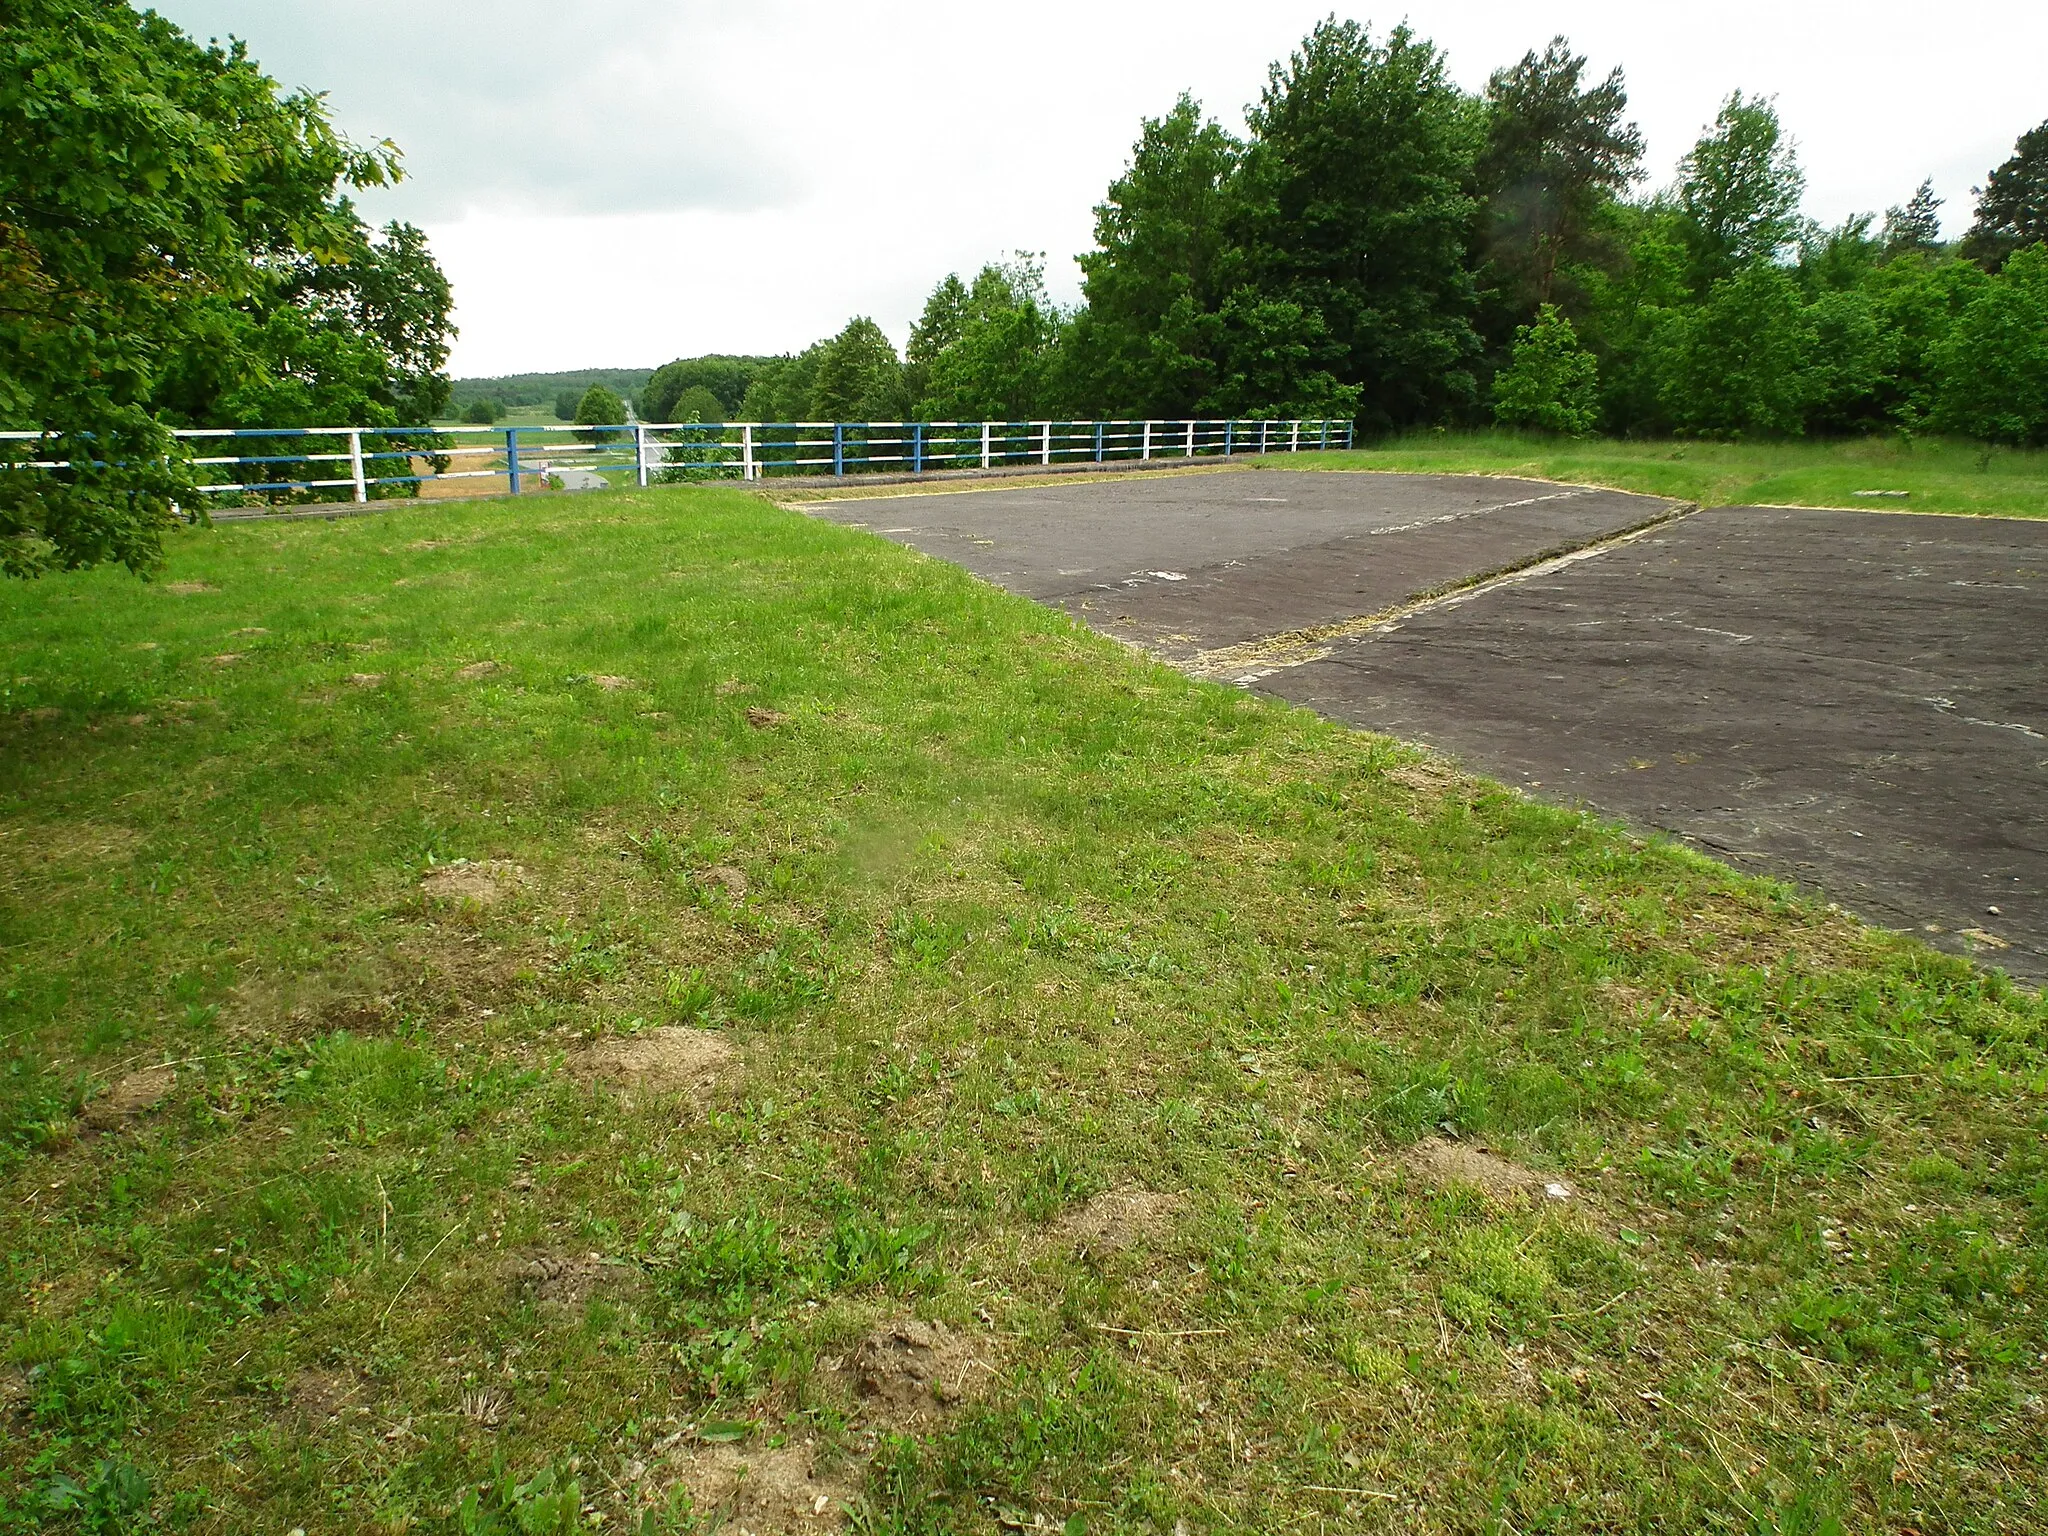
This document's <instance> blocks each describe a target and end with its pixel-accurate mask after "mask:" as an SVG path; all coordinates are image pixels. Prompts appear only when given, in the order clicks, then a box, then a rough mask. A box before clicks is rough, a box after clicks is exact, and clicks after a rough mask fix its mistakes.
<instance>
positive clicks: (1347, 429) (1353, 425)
mask: <svg viewBox="0 0 2048 1536" xmlns="http://www.w3.org/2000/svg"><path fill="white" fill-rule="evenodd" d="M1357 435H1358V423H1357V422H1355V421H1347V422H1345V423H1344V446H1345V447H1346V448H1349V447H1350V446H1351V443H1352V440H1353V439H1354V438H1356V437H1357Z"/></svg>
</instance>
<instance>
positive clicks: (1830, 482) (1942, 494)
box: [1275, 432, 2048, 517]
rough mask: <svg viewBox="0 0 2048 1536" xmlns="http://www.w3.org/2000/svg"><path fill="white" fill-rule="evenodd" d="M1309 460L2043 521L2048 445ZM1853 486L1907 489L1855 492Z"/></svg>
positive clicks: (1748, 446) (1420, 439) (1494, 449)
mask: <svg viewBox="0 0 2048 1536" xmlns="http://www.w3.org/2000/svg"><path fill="white" fill-rule="evenodd" d="M1275 462H1278V463H1280V464H1282V465H1283V466H1284V465H1285V464H1286V462H1287V461H1286V460H1284V459H1282V460H1278V461H1275ZM1309 462H1310V463H1312V465H1313V466H1314V467H1320V468H1332V469H1391V470H1423V471H1442V472H1448V473H1460V474H1490V475H1527V476H1533V477H1535V478H1538V479H1543V480H1563V481H1568V482H1572V483H1585V484H1593V485H1606V486H1612V487H1614V488H1616V489H1618V490H1624V491H1641V492H1644V493H1646V494H1648V495H1652V496H1673V497H1677V498H1679V499H1681V500H1684V501H1696V502H1698V503H1699V504H1700V505H1701V506H1705V507H1715V506H1755V505H1759V504H1779V505H1785V506H1797V507H1858V508H1864V509H1867V510H1870V511H1878V512H1967V513H1978V514H1997V515H1999V516H2005V517H2048V452H2043V451H2040V450H2026V449H2011V448H1990V447H1986V446H1985V445H1983V444H1981V443H1962V442H1944V441H1942V440H1940V439H1934V438H1922V439H1918V440H1915V441H1913V442H1911V443H1903V442H1901V441H1900V440H1898V439H1895V438H1859V439H1849V440H1843V441H1829V442H1775V443H1709V442H1671V441H1658V442H1622V441H1618V440H1615V439H1611V438H1594V439H1588V440H1579V439H1573V438H1545V437H1535V436H1529V435H1526V434H1521V433H1514V432H1455V433H1453V432H1426V433H1417V434H1415V435H1413V436H1409V437H1402V438H1397V439H1394V440H1393V441H1391V442H1387V443H1383V444H1378V445H1376V446H1374V447H1371V448H1366V449H1360V450H1358V451H1356V452H1351V453H1330V454H1317V455H1316V456H1315V458H1314V459H1313V461H1309ZM1857 491H1906V492H1909V493H1910V494H1909V495H1907V496H1905V497H1903V498H1894V497H1859V496H1857V495H1855V492H1857Z"/></svg>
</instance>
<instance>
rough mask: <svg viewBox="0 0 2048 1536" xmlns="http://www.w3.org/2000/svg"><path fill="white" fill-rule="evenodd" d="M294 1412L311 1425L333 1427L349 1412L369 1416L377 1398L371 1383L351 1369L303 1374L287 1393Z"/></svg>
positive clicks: (304, 1372) (311, 1371) (296, 1377)
mask: <svg viewBox="0 0 2048 1536" xmlns="http://www.w3.org/2000/svg"><path fill="white" fill-rule="evenodd" d="M286 1395H287V1397H288V1398H289V1400H290V1403H291V1407H292V1411H293V1412H294V1413H296V1414H297V1415H298V1416H299V1418H300V1419H302V1420H303V1421H304V1422H305V1423H306V1424H308V1425H320V1424H332V1423H333V1422H334V1421H335V1420H336V1419H339V1418H341V1417H342V1416H343V1415H344V1414H348V1413H351V1412H353V1413H368V1412H369V1411H370V1407H371V1404H372V1403H373V1402H374V1401H375V1399H376V1391H375V1389H374V1387H373V1386H372V1384H371V1383H370V1381H369V1380H368V1379H367V1378H365V1377H364V1376H362V1375H361V1374H359V1373H358V1372H355V1371H351V1370H345V1369H344V1370H326V1369H320V1368H317V1367H316V1368H314V1369H312V1370H305V1371H301V1372H299V1374H298V1375H297V1376H295V1377H294V1378H293V1379H292V1384H291V1386H290V1388H289V1389H288V1390H287V1394H286Z"/></svg>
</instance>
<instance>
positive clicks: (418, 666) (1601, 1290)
mask: <svg viewBox="0 0 2048 1536" xmlns="http://www.w3.org/2000/svg"><path fill="white" fill-rule="evenodd" d="M1355 457H1356V458H1358V459H1359V460H1365V459H1368V458H1373V457H1374V456H1369V455H1358V456H1355ZM1377 461H1378V462H1384V461H1385V460H1384V457H1383V456H1382V457H1379V458H1378V459H1377ZM1589 462H1591V461H1586V460H1580V461H1572V462H1567V463H1564V464H1560V465H1559V466H1558V469H1557V472H1560V473H1565V474H1567V475H1577V476H1585V475H1588V474H1589V473H1590V472H1591V471H1590V470H1589V468H1588V467H1587V465H1588V463H1589ZM1680 462H1681V463H1682V462H1683V461H1680ZM1546 467H1547V466H1546ZM1683 493H1684V494H1688V495H1705V494H1706V490H1705V484H1704V482H1700V483H1698V484H1696V485H1688V486H1687V487H1685V489H1684V491H1683ZM0 678H4V679H5V681H4V684H0V701H4V702H0V709H4V711H5V713H4V714H0V944H4V951H0V953H4V959H5V966H6V969H5V983H4V988H0V1189H4V1195H5V1198H4V1200H0V1253H4V1255H5V1260H4V1263H5V1284H4V1285H0V1348H4V1357H0V1358H4V1365H0V1531H5V1532H8V1533H14V1532H23V1533H26V1532H29V1531H46V1530H51V1529H53V1528H54V1529H56V1530H60V1531H67V1532H69V1531H96V1532H112V1531H139V1530H143V1529H157V1528H158V1527H159V1522H161V1525H162V1527H163V1528H167V1529H186V1530H195V1531H222V1532H227V1531H235V1532H240V1531H271V1532H284V1531H289V1530H293V1529H303V1530H305V1531H307V1532H309V1533H313V1536H321V1533H329V1532H356V1531H366V1530H389V1531H402V1530H411V1531H417V1532H422V1533H424V1532H449V1533H451V1536H455V1533H460V1536H483V1533H501V1536H511V1533H515V1532H523V1533H541V1532H546V1533H551V1536H559V1533H566V1532H568V1531H569V1530H571V1529H573V1528H579V1527H580V1525H581V1523H582V1517H581V1516H580V1515H579V1510H580V1507H581V1506H582V1505H584V1504H585V1503H588V1504H590V1505H591V1506H592V1507H593V1508H594V1510H595V1512H596V1513H597V1514H598V1515H599V1516H601V1517H602V1528H603V1529H604V1530H607V1531H614V1532H623V1531H627V1530H632V1531H636V1532H644V1533H654V1532H678V1531H681V1530H685V1529H688V1530H696V1531H709V1530H712V1529H718V1530H731V1529H740V1528H744V1529H751V1530H755V1531H758V1532H779V1533H788V1532H796V1531H814V1530H815V1531H829V1530H834V1529H841V1528H844V1529H847V1530H850V1531H857V1532H861V1533H868V1536H880V1533H897V1536H932V1533H937V1532H940V1531H961V1532H970V1531H971V1532H993V1531H995V1530H996V1529H997V1522H998V1519H999V1517H1000V1522H1001V1525H1002V1527H1003V1528H1006V1529H1013V1530H1045V1529H1061V1528H1064V1529H1066V1530H1068V1531H1076V1532H1077V1531H1083V1530H1085V1531H1087V1532H1089V1533H1092V1536H1108V1533H1113V1532H1128V1533H1132V1536H1138V1533H1144V1536H1169V1533H1172V1532H1175V1531H1180V1530H1186V1531H1190V1532H1216V1533H1221V1532H1228V1531H1242V1532H1250V1531H1257V1532H1277V1531H1296V1532H1302V1533H1310V1532H1321V1531H1330V1532H1336V1531H1357V1530H1380V1529H1384V1530H1388V1531H1401V1532H1404V1533H1410V1532H1412V1533H1450V1532H1461V1533H1462V1532H1473V1531H1493V1532H1503V1533H1506V1532H1523V1533H1534V1532H1538V1531H1542V1532H1547V1533H1553V1536H1555V1533H1563V1532H1588V1533H1591V1532H1612V1531H1619V1530H1644V1531H1647V1530H1661V1531H1672V1532H1678V1531H1686V1532H1691V1531H1724V1532H1743V1533H1760V1532H1777V1533H1789V1532H1803V1533H1808V1536H1817V1533H1823V1532H1830V1531H1842V1530H1852V1531H1877V1530H1883V1531H1891V1532H1899V1531H1903V1530H1905V1529H1907V1528H1909V1527H1910V1528H1912V1529H1916V1530H1921V1531H1928V1532H1934V1531H1939V1532H1945V1533H1946V1532H1973V1533H1974V1532H1982V1533H1987V1536H1988V1533H1991V1532H1994V1531H2020V1530H2039V1529H2042V1528H2043V1522H2044V1521H2048V1489H2044V1485H2043V1484H2042V1482H2041V1479H2040V1476H2039V1473H2040V1468H2041V1466H2042V1464H2043V1460H2044V1456H2048V1419H2044V1418H2043V1416H2042V1412H2041V1403H2042V1400H2043V1397H2044V1395H2048V1327H2044V1325H2048V1316H2044V1314H2043V1311H2042V1308H2043V1296H2044V1291H2048V1152H2044V1148H2048V1012H2044V1008H2043V1004H2042V1001H2041V999H2040V997H2039V995H2038V994H2035V993H2031V992H2027V991H2023V990H2020V989H2017V988H2015V987H2014V986H2012V985H2011V984H2009V983H2008V982H2006V981H2005V980H2004V979H2002V978H2000V977H1997V976H1995V975H1988V974H1985V973H1983V972H1980V971H1978V970H1975V969H1973V968H1972V967H1971V966H1969V965H1968V964H1966V963H1965V962H1963V961H1961V960H1957V959H1951V958H1948V957H1945V956H1941V955H1937V954H1935V953H1932V952H1931V951H1929V950H1927V949H1925V948H1924V947H1922V946H1920V945H1919V944H1917V943H1914V942H1911V941H1909V940H1905V939H1900V938H1895V937H1891V936H1887V935H1884V934H1881V933H1876V932H1873V931H1870V930H1867V929H1864V928H1861V927H1859V926H1857V925H1856V924H1854V923H1852V922H1850V921H1848V920H1847V919H1845V918H1843V917H1841V916H1840V915H1839V914H1836V913H1832V912H1829V911H1827V910H1825V909H1822V908H1820V907H1817V906H1815V905H1813V904H1811V903H1808V902H1805V901H1802V900H1800V899H1798V898H1796V897H1795V896H1794V895H1792V894H1791V893H1789V892H1788V891H1786V890H1784V889H1782V888H1779V887H1776V886H1773V885H1770V884H1767V883H1764V882H1761V881H1757V880H1751V879H1744V878H1740V877H1738V876H1736V875H1734V874H1732V873H1730V872H1729V871H1728V870H1727V869H1726V868H1724V867H1722V866H1719V865H1717V864H1713V863H1710V862H1707V861H1705V860H1703V859H1701V858H1698V857H1695V856H1693V855H1691V854H1689V853H1686V852H1685V851H1683V850H1681V849H1678V848H1675V847H1670V846H1665V845H1660V844H1656V843H1646V842H1644V841H1643V840H1640V839H1635V838H1631V837H1630V836H1628V835H1626V834H1625V833H1623V832H1622V831H1620V830H1618V829H1616V828H1614V827H1612V826H1607V825H1602V824H1600V823H1598V822H1595V821H1591V820H1588V819H1586V818H1584V817H1582V816H1579V815H1576V814H1572V813H1568V812H1565V811H1561V810H1556V809H1551V808H1547V807H1544V806H1540V805H1537V804H1534V803H1531V802H1530V801H1528V800H1526V799H1524V798H1523V797H1521V796H1520V795H1518V794H1516V793H1514V792H1512V791H1510V790H1507V789H1504V788H1503V787H1501V786H1500V785H1498V784H1493V783H1488V782H1484V781H1480V780H1475V779H1471V778H1467V777H1463V776H1461V775H1459V774H1456V773H1453V772H1450V771H1448V770H1447V769H1446V768H1445V767H1444V766H1443V765H1442V764H1441V763H1439V762H1437V761H1435V760H1432V759H1430V758H1428V757H1426V756H1424V755H1423V754H1421V753H1420V752H1418V751H1416V750H1413V749H1410V748H1407V747H1403V746H1400V745H1397V744H1395V743H1393V742H1391V741H1389V740H1386V739H1385V738H1380V737H1374V736H1369V735H1363V734H1359V733H1356V732H1352V731H1349V730H1345V729H1342V728H1340V727H1338V726H1335V725H1331V724H1328V723H1326V722H1324V721H1322V720H1319V719H1317V718H1316V717H1314V716H1313V715H1310V714H1309V713H1307V712H1305V711H1302V710H1296V709H1292V708H1288V707H1286V706H1283V705H1279V704H1275V703H1271V702H1265V701H1261V700H1259V699H1256V698H1253V697H1250V696H1247V695H1245V694H1243V693H1240V692H1238V691H1236V690H1233V689H1228V688H1222V687H1216V686H1210V685H1205V684H1199V683H1195V682H1191V681H1189V680H1188V679H1186V678H1184V677H1182V676H1179V675H1178V674H1175V673H1173V672H1170V671H1167V670H1166V669H1164V668H1162V667H1159V666H1155V665H1152V664H1150V663H1148V662H1145V661H1143V660H1140V659H1138V658H1136V657H1134V656H1133V655H1132V654H1131V653H1129V652H1128V651H1127V650H1125V649H1124V648H1123V647H1121V646H1119V645H1117V644H1116V643H1114V642H1112V641H1110V640H1108V639H1105V638H1102V637H1099V636H1096V635H1093V634H1090V633H1088V632H1086V631H1084V630H1082V629H1080V628H1078V627H1077V626H1075V625H1074V624H1072V623H1071V622H1070V621H1069V620H1068V619H1067V618H1065V617H1063V616H1062V615H1060V614H1057V613H1054V612H1051V611H1048V610H1046V609H1044V608H1040V607H1037V606H1035V605H1033V604H1031V603H1029V602H1027V601H1025V600H1023V599H1021V598H1016V597H1011V596H1008V595H1005V594H1004V593H1001V592H999V591H996V590H995V589H993V588H991V587H989V586H987V585H984V584H983V583H981V582H979V581H976V580H975V579H973V578H971V577H969V576H968V575H966V574H965V573H964V572H961V571H959V570H956V569H954V568H953V567H951V566H948V565H945V564H942V563H940V562H938V561H935V560H930V559H926V558H923V557H921V556H919V555H918V554H916V553H914V552H912V551H909V550H905V549H902V548H899V547H897V546H895V545H892V544H889V543H887V542H884V541H883V540H881V539H878V538H874V537H871V536H868V535H866V534H862V533H859V532H856V531H853V530H849V529H845V528H840V527H836V526H832V525H829V524H826V523H823V522H818V521H812V520H810V519H807V518H804V517H802V516H798V515H795V514H793V513H790V512H786V511H783V510H780V509H778V508H776V507H774V506H772V505H770V504H769V503H768V502H766V501H765V500H764V499H763V498H761V497H759V496H756V495H753V494H749V493H747V492H746V491H743V490H740V489H737V488H727V487H710V488H701V489H700V488H675V489H662V490H656V491H651V492H634V491H620V492H616V493H613V494H611V495H608V496H605V497H603V498H601V499H595V500H593V499H582V498H577V499H573V500H572V499H571V498H566V497H565V498H548V499H545V500H540V501H527V500H523V499H522V500H521V501H519V502H510V501H500V502H494V503H492V502H484V503H476V504H471V505H450V504H445V503H444V504H439V505H431V506H411V507H399V508H396V509H394V510H392V511H389V512H387V513H383V514H380V515H378V516H374V517H364V518H356V519H348V520H343V521H339V522H331V523H330V522H304V523H289V524H267V525H241V526H237V527H233V528H226V527H223V528H218V529H212V530H196V531H192V532H188V533H185V534H183V535H181V536H180V537H178V538H177V539H176V540H174V541H173V547H172V550H171V565H170V569H169V571H168V572H167V573H166V579H165V580H164V581H162V582H160V583H157V584H154V585H148V586H145V585H142V584H140V583H138V582H136V581H134V580H133V579H131V578H128V577H126V576H124V575H121V574H119V573H115V572H98V573H94V574H90V575H84V576H65V577H55V578H50V579H46V580H44V581H41V582H37V583H34V584H24V583H18V582H15V583H7V584H5V585H4V586H0ZM663 1030H666V1031H675V1032H673V1033H657V1032H656V1031H663ZM1482 1148H1491V1149H1493V1150H1492V1151H1487V1150H1482ZM1546 1184H1551V1185H1555V1186H1557V1188H1556V1189H1554V1190H1546V1189H1545V1185H1546ZM928 1324H931V1325H937V1326H935V1327H934V1326H927V1325H928ZM741 1467H744V1468H746V1469H747V1480H746V1481H744V1482H742V1481H741V1480H740V1477H739V1471H738V1469H739V1468H741ZM53 1501H54V1502H53ZM749 1501H752V1502H749ZM775 1501H780V1502H775ZM820 1501H822V1502H820ZM771 1504H772V1506H773V1507H769V1506H770V1505H771ZM720 1509H724V1510H726V1511H727V1512H728V1513H730V1514H731V1516H732V1518H730V1519H722V1518H721V1517H720V1516H719V1515H718V1513H717V1511H718V1510H720ZM764 1509H766V1513H763V1512H762V1511H763V1510H764ZM686 1511H687V1513H686ZM818 1511H822V1514H818V1513H817V1512H818ZM844 1511H854V1512H856V1513H853V1514H851V1515H846V1516H845V1518H844V1521H843V1523H842V1512H844ZM643 1520H644V1523H642V1522H643ZM1838 1521H1839V1523H1837V1522H1838Z"/></svg>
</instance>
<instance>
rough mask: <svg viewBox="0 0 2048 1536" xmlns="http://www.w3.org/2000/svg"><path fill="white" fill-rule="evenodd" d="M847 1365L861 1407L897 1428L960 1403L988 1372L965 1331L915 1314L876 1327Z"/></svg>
mask: <svg viewBox="0 0 2048 1536" xmlns="http://www.w3.org/2000/svg"><path fill="white" fill-rule="evenodd" d="M846 1368H847V1370H848V1371H849V1372H850V1373H851V1375H852V1378H853V1385H854V1390H855V1391H856V1392H857V1393H858V1394H859V1395H860V1400H861V1406H862V1407H863V1408H864V1409H865V1410H866V1411H867V1412H868V1413H869V1414H871V1415H873V1416H874V1417H876V1418H878V1419H880V1420H881V1421H882V1422H883V1423H885V1424H887V1425H889V1426H891V1427H892V1428H897V1429H902V1428H907V1427H909V1426H910V1425H913V1424H917V1423H920V1422H923V1421H924V1420H927V1419H931V1418H934V1417H937V1416H939V1415H941V1414H944V1413H947V1412H949V1411H950V1410H952V1409H953V1408H956V1407H958V1406H959V1405H960V1404H961V1403H962V1402H964V1401H965V1400H966V1399H967V1398H968V1397H969V1396H970V1395H971V1394H972V1392H973V1390H974V1389H975V1387H976V1386H978V1385H979V1384H980V1381H981V1379H982V1378H983V1377H985V1376H986V1375H987V1374H988V1373H989V1371H990V1366H989V1364H988V1362H987V1361H986V1360H983V1359H982V1358H981V1357H980V1356H979V1355H978V1354H976V1353H975V1349H974V1343H973V1341H972V1340H971V1339H969V1338H967V1337H966V1336H965V1335H964V1334H958V1333H955V1332H954V1331H953V1330H952V1329H950V1328H948V1327H947V1326H946V1325H945V1324H944V1323H926V1322H920V1321H918V1320H917V1319H916V1318H914V1317H913V1318H899V1319H897V1320H895V1321H893V1322H887V1323H883V1324H882V1325H881V1326H880V1327H878V1328H876V1329H875V1330H874V1332H872V1333H870V1334H869V1335H868V1336H867V1337H866V1338H864V1339H862V1340H861V1341H860V1344H859V1346H858V1347H857V1348H856V1349H855V1350H854V1352H853V1354H852V1355H851V1356H850V1357H848V1360H847V1362H846Z"/></svg>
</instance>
